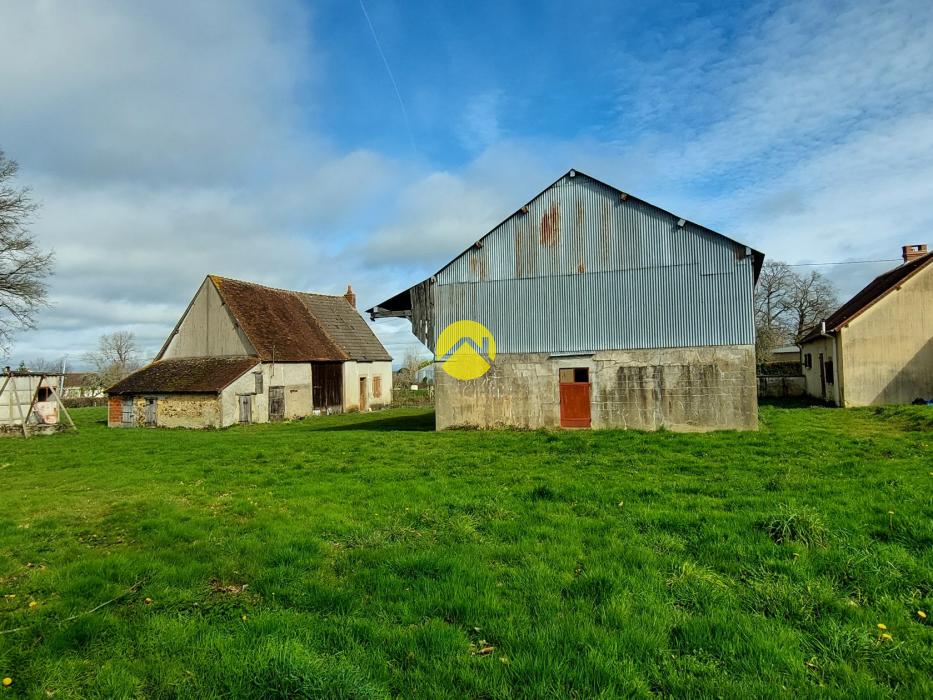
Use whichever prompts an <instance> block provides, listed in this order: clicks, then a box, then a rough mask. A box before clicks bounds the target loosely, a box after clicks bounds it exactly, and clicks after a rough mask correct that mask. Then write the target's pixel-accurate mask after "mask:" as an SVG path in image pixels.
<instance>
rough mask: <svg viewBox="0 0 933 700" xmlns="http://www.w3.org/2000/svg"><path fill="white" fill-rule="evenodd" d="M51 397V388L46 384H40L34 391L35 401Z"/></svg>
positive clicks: (48, 399)
mask: <svg viewBox="0 0 933 700" xmlns="http://www.w3.org/2000/svg"><path fill="white" fill-rule="evenodd" d="M51 399H52V390H51V389H50V388H49V387H47V386H40V387H39V391H37V392H36V400H37V401H50V400H51Z"/></svg>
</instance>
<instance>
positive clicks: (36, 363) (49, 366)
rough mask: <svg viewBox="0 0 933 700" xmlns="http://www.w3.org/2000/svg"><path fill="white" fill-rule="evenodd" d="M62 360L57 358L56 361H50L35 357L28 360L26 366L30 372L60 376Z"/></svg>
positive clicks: (45, 358)
mask: <svg viewBox="0 0 933 700" xmlns="http://www.w3.org/2000/svg"><path fill="white" fill-rule="evenodd" d="M63 362H64V358H59V359H57V360H50V359H49V358H47V357H37V358H35V359H33V360H30V361H29V362H27V363H26V366H27V367H29V369H30V370H31V371H32V372H43V373H45V374H60V373H61V371H62V363H63Z"/></svg>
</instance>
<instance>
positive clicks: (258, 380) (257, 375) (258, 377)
mask: <svg viewBox="0 0 933 700" xmlns="http://www.w3.org/2000/svg"><path fill="white" fill-rule="evenodd" d="M253 377H254V378H255V379H256V393H257V394H261V393H262V372H253Z"/></svg>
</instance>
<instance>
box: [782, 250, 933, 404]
mask: <svg viewBox="0 0 933 700" xmlns="http://www.w3.org/2000/svg"><path fill="white" fill-rule="evenodd" d="M903 257H904V263H903V264H902V265H900V266H899V267H896V268H894V269H893V270H890V271H889V272H886V273H884V274H883V275H879V276H878V277H876V278H875V279H874V280H872V281H871V282H870V283H869V284H868V286H866V287H865V288H864V289H862V290H861V291H860V292H859V293H858V294H856V295H855V296H854V297H852V298H851V299H849V301H847V302H846V303H845V304H843V305H842V306H841V307H839V309H837V310H836V311H835V312H834V313H833V314H832V315H831V316H830V317H829V318H827V319H826V320H825V321H823V322H822V323H821V324H819V325H818V326H816V327H815V328H813V329H812V330H811V331H810V333H809V334H808V335H807V336H805V337H804V338H803V340H802V341H801V343H800V348H801V357H802V361H803V373H804V377H805V378H806V382H807V393H808V394H809V395H810V396H814V397H816V398H822V399H825V400H827V401H830V402H832V403H835V404H836V405H838V406H870V405H880V404H898V403H911V402H912V401H914V400H915V399H924V400H930V399H933V253H931V252H928V251H927V247H926V245H911V246H904V248H903Z"/></svg>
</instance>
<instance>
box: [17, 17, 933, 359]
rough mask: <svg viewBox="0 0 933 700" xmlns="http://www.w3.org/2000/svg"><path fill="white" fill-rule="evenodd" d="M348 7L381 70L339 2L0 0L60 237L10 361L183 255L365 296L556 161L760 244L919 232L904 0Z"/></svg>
mask: <svg viewBox="0 0 933 700" xmlns="http://www.w3.org/2000/svg"><path fill="white" fill-rule="evenodd" d="M366 10H367V12H368V15H369V18H370V20H371V23H372V28H373V30H375V33H376V36H377V37H378V41H379V44H380V45H381V47H382V50H383V52H384V56H385V59H386V61H387V62H388V64H389V67H390V69H391V72H392V77H393V78H394V80H395V83H396V84H397V87H398V95H397V94H396V91H395V88H394V87H393V83H392V79H391V78H390V76H389V74H388V72H387V70H386V67H385V65H384V63H383V60H382V57H381V55H380V53H379V49H378V48H377V44H376V41H375V40H374V37H373V34H372V32H371V30H370V26H369V24H368V23H367V21H366V17H365V16H364V13H363V10H362V8H361V5H360V3H359V2H358V0H343V1H342V2H341V1H338V0H322V1H321V2H298V1H297V0H296V1H289V0H270V1H267V2H258V1H255V2H251V1H248V0H205V1H204V2H199V3H187V2H182V1H181V0H167V1H166V2H160V3H146V2H116V1H105V0H85V1H84V2H82V3H71V2H66V0H36V1H34V0H10V1H9V2H6V3H4V4H3V7H2V9H0V61H2V62H3V64H4V65H5V66H8V69H7V70H5V71H3V72H0V95H2V96H3V108H2V109H0V148H2V149H3V150H4V151H6V152H7V154H8V155H9V156H11V157H13V158H15V159H17V160H18V161H19V162H20V164H21V166H22V173H21V175H22V180H23V182H24V184H29V185H31V186H32V188H33V191H34V193H35V195H36V197H37V198H38V199H39V200H40V201H41V203H42V205H43V206H42V210H41V212H40V215H39V217H38V218H37V220H36V222H35V223H34V226H33V230H34V231H35V233H36V234H37V236H38V237H39V239H40V241H41V242H42V243H44V244H45V245H47V246H51V247H53V248H54V249H55V251H56V254H57V257H58V264H57V272H56V275H55V277H54V278H53V279H52V282H51V298H52V302H53V306H52V308H51V309H49V310H48V311H46V312H44V313H43V314H42V315H41V317H40V319H39V322H40V323H39V328H38V329H37V330H35V331H30V332H28V333H22V334H21V335H20V336H19V337H18V338H17V340H16V343H15V346H14V347H13V348H12V350H11V355H10V357H11V359H14V360H19V359H27V360H28V359H30V358H34V357H60V356H61V355H63V354H66V353H67V354H68V355H69V357H70V358H72V359H73V360H77V359H78V358H80V356H81V354H83V352H85V351H86V350H89V349H91V348H92V347H93V345H94V344H95V342H96V338H97V337H98V336H99V335H100V334H101V333H103V332H109V331H112V330H117V329H124V328H128V329H131V330H133V331H134V332H136V334H137V336H138V338H139V340H140V344H141V345H142V347H143V348H144V350H145V351H146V352H147V353H149V352H153V351H154V350H156V349H157V348H158V347H159V345H160V344H161V341H162V340H163V339H164V337H165V335H166V334H167V333H168V332H169V331H170V329H171V327H172V325H173V324H174V322H175V320H176V319H177V317H178V315H179V314H180V313H181V311H182V310H183V309H184V306H185V304H186V303H187V301H188V298H189V297H190V296H191V294H193V292H194V290H195V289H196V288H197V286H198V283H199V282H200V280H201V279H202V278H203V276H204V275H205V274H207V273H209V272H212V273H218V274H225V275H229V276H235V277H241V278H244V279H249V280H255V281H259V282H264V283H267V284H271V285H275V286H283V287H289V288H297V289H308V290H316V291H321V292H332V293H338V292H342V291H343V289H344V288H345V285H346V283H347V282H352V283H353V285H354V288H355V289H356V290H357V292H358V295H359V298H360V303H361V306H362V307H365V306H368V305H370V304H372V303H374V302H376V301H379V300H380V299H382V298H384V297H385V296H387V295H389V294H392V293H394V292H396V291H398V290H399V289H401V288H404V287H406V286H408V285H409V284H410V283H412V282H414V281H417V280H420V279H421V278H422V277H423V276H425V275H427V274H430V273H431V272H433V271H434V270H435V269H437V268H438V267H439V266H440V265H441V264H443V263H444V262H446V260H447V259H449V258H450V256H452V255H453V254H455V253H457V252H459V251H460V250H462V249H463V247H464V244H465V243H467V242H469V241H472V240H475V239H476V238H477V237H479V236H480V235H482V234H483V233H485V232H486V231H487V230H488V229H489V228H490V227H491V226H492V225H494V224H495V223H497V222H498V221H499V220H501V219H502V218H503V217H504V216H505V215H506V214H507V213H509V212H511V211H514V210H515V208H516V206H517V205H519V204H520V203H522V202H524V201H525V200H527V199H528V197H530V196H531V195H533V194H535V193H537V192H538V191H540V190H541V189H542V188H543V187H544V186H545V185H547V184H548V183H550V182H551V181H553V180H554V179H556V178H557V177H558V176H559V175H560V174H561V173H563V172H565V171H567V170H568V169H569V168H570V167H576V168H579V169H581V170H583V171H584V172H587V173H590V174H592V175H594V176H597V177H599V178H601V179H604V180H606V181H607V182H610V183H612V184H614V185H616V186H618V187H620V188H622V189H625V190H627V191H630V192H633V193H635V194H637V195H638V196H640V197H642V198H644V199H647V200H649V201H651V202H653V203H655V204H657V205H659V206H662V207H664V208H666V209H669V210H671V211H674V212H676V213H678V214H681V215H683V216H685V217H687V218H690V219H692V220H695V221H697V222H699V223H701V224H705V225H707V226H709V227H711V228H713V229H716V230H719V231H721V232H723V233H726V234H727V235H730V236H733V237H734V238H737V239H739V240H742V241H745V242H747V243H749V244H751V245H753V246H755V247H757V248H758V249H760V250H762V251H764V252H765V253H766V255H768V256H769V257H772V258H776V259H783V260H786V261H788V262H793V263H800V262H823V261H840V260H861V259H888V258H895V257H897V255H898V253H899V247H900V245H902V244H905V243H915V242H930V241H929V234H928V232H929V231H930V229H931V224H933V214H931V211H930V206H929V202H930V192H931V191H933V51H931V49H930V47H931V46H933V4H931V3H928V2H909V1H906V0H893V1H892V2H870V3H869V2H794V1H791V2H762V3H732V4H730V3H702V2H693V3H674V2H670V3H623V2H580V3H566V2H538V3H501V2H499V3H493V2H473V3H453V2H432V3H422V2H390V1H377V0H368V1H367V2H366ZM10 67H11V68H10ZM399 97H400V98H401V104H400V99H399ZM406 115H407V118H406ZM892 264H893V263H878V264H874V265H845V266H837V267H827V268H823V270H824V271H825V272H826V273H827V274H829V275H830V276H831V278H832V279H833V281H834V282H835V283H836V284H837V286H838V287H839V289H840V292H841V293H842V294H843V295H845V294H849V293H852V292H853V291H855V289H857V288H858V287H859V286H861V285H862V284H864V283H865V282H866V281H867V280H868V279H869V278H870V277H871V276H873V275H874V274H877V273H878V272H880V271H881V270H883V269H885V268H886V267H889V266H891V265H892ZM377 330H378V332H379V334H380V335H381V337H383V339H384V340H385V342H386V343H387V344H388V345H389V348H390V350H391V351H392V352H393V354H395V355H396V356H397V357H399V358H400V357H401V356H402V355H404V353H405V352H406V351H407V350H408V349H411V348H415V347H416V346H417V342H416V341H415V340H414V338H413V336H411V335H410V333H409V331H408V327H407V324H406V323H404V322H401V321H400V322H394V323H393V322H386V323H380V324H377Z"/></svg>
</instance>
